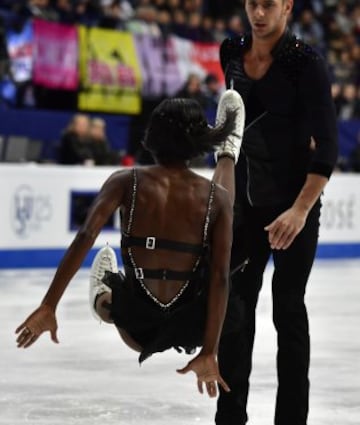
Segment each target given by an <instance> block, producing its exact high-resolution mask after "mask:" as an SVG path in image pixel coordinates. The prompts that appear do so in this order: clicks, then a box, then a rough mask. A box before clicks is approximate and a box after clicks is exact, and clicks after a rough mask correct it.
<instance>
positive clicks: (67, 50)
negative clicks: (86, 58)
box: [33, 19, 79, 90]
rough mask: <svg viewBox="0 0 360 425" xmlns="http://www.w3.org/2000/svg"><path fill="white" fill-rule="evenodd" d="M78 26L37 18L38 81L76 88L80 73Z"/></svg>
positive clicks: (57, 86) (36, 61) (36, 80)
mask: <svg viewBox="0 0 360 425" xmlns="http://www.w3.org/2000/svg"><path fill="white" fill-rule="evenodd" d="M78 55H79V54H78V34H77V28H76V27H75V26H70V25H62V24H58V23H54V22H47V21H43V20H39V19H35V20H34V75H33V80H34V83H35V84H39V85H42V86H44V87H47V88H50V89H64V90H76V89H77V88H78V85H79V75H78Z"/></svg>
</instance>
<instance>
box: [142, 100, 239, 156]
mask: <svg viewBox="0 0 360 425" xmlns="http://www.w3.org/2000/svg"><path fill="white" fill-rule="evenodd" d="M227 115H228V116H227V118H226V121H225V122H224V123H223V124H221V125H218V126H216V127H214V128H211V127H209V126H208V123H207V120H206V117H205V114H204V112H203V109H202V107H201V106H200V104H199V103H198V102H197V101H196V100H194V99H182V98H173V99H166V100H163V101H162V102H161V103H160V104H159V105H158V106H157V107H156V108H155V109H154V110H153V112H152V114H151V116H150V120H149V123H148V126H147V129H146V132H145V138H144V141H143V145H144V147H145V148H146V149H147V150H148V151H150V152H151V154H152V155H153V156H154V158H155V159H156V160H157V161H158V162H160V163H174V162H179V161H187V160H190V159H193V158H196V157H198V156H199V155H202V154H204V153H208V152H211V151H213V150H214V148H215V147H216V146H217V145H220V144H221V143H222V142H223V141H224V140H225V139H226V138H227V137H228V136H229V135H230V134H231V132H232V131H233V130H234V128H235V115H236V112H233V113H229V114H227Z"/></svg>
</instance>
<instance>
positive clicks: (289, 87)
mask: <svg viewBox="0 0 360 425" xmlns="http://www.w3.org/2000/svg"><path fill="white" fill-rule="evenodd" d="M250 46H251V34H245V35H243V36H239V37H235V38H232V39H226V40H224V42H223V43H222V45H221V48H220V60H221V65H222V68H223V71H224V75H225V79H226V85H227V87H229V86H231V84H233V86H234V89H235V90H237V91H238V92H239V93H240V94H241V96H242V98H243V100H244V103H245V110H246V123H245V128H246V130H245V134H244V139H243V144H242V148H241V154H240V158H239V161H238V164H237V167H236V179H237V180H236V187H237V198H239V197H244V196H246V197H247V199H248V201H249V202H250V203H251V204H252V205H259V206H263V205H274V204H278V203H283V202H289V201H290V202H291V201H293V200H294V199H295V198H296V196H297V195H298V193H299V191H300V190H301V188H302V186H303V184H304V182H305V179H306V175H307V174H308V173H314V174H319V175H322V176H325V177H327V178H329V177H330V175H331V173H332V170H333V168H334V166H335V163H336V159H337V127H336V113H335V108H334V104H333V100H332V97H331V91H330V82H329V78H328V73H327V69H326V65H325V63H324V61H323V59H322V58H321V57H320V56H319V54H318V53H316V52H315V51H314V50H313V49H312V48H311V47H309V46H308V45H306V44H305V43H303V42H302V41H300V40H299V39H297V38H296V37H295V36H294V35H292V34H291V33H290V32H289V31H288V30H287V31H286V32H285V33H284V35H283V36H282V38H281V39H280V40H279V42H278V43H277V45H276V46H275V47H274V49H273V50H272V52H271V54H272V56H273V62H272V64H271V65H270V68H269V70H268V71H267V72H266V74H265V75H264V76H263V77H262V78H261V79H259V80H253V79H251V78H249V77H248V76H247V75H246V72H245V70H244V66H243V57H244V54H245V52H246V51H247V50H248V49H249V47H250ZM311 138H313V139H314V140H315V149H311V148H310V142H311Z"/></svg>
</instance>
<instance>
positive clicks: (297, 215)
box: [264, 207, 307, 249]
mask: <svg viewBox="0 0 360 425" xmlns="http://www.w3.org/2000/svg"><path fill="white" fill-rule="evenodd" d="M306 217H307V213H305V212H303V211H300V210H299V209H297V208H295V207H292V208H289V209H288V210H286V211H285V212H283V213H282V214H281V215H279V217H277V218H276V219H275V220H274V221H273V222H272V223H270V224H269V225H268V226H266V227H265V228H264V229H265V230H266V231H267V232H269V243H270V246H271V249H287V248H289V246H290V245H291V244H292V243H293V241H294V239H295V238H296V236H297V235H298V234H299V233H300V232H301V230H302V229H303V227H304V226H305V221H306Z"/></svg>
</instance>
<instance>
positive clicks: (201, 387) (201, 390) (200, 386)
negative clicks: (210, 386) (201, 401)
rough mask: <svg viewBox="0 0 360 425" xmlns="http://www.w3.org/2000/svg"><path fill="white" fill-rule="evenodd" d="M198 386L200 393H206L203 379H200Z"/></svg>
mask: <svg viewBox="0 0 360 425" xmlns="http://www.w3.org/2000/svg"><path fill="white" fill-rule="evenodd" d="M197 386H198V390H199V393H200V394H203V393H204V390H203V381H201V380H200V379H198V381H197Z"/></svg>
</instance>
